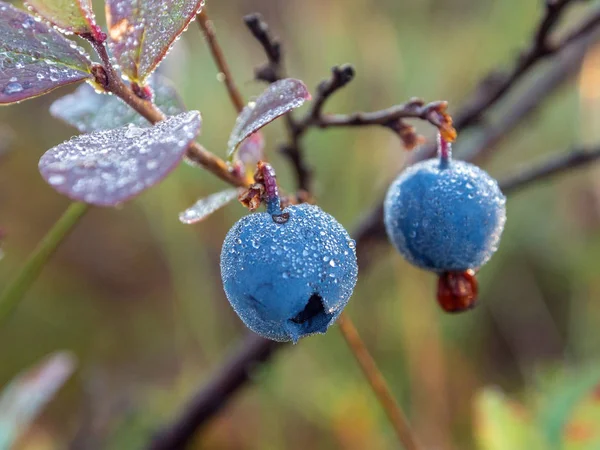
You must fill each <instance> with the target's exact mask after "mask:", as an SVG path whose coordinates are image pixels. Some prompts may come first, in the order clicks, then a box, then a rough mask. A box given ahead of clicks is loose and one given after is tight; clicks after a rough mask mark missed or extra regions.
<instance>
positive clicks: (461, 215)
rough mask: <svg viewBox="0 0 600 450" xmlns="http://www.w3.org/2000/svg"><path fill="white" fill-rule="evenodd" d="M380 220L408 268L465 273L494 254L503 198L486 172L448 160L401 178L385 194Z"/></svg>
mask: <svg viewBox="0 0 600 450" xmlns="http://www.w3.org/2000/svg"><path fill="white" fill-rule="evenodd" d="M384 216H385V227H386V230H387V233H388V236H389V238H390V240H391V241H392V242H393V244H394V246H395V247H396V248H397V249H398V251H399V252H400V253H401V254H402V255H403V256H404V257H405V258H406V259H407V260H408V261H409V262H410V263H412V264H414V265H415V266H418V267H421V268H423V269H427V270H431V271H434V272H438V273H442V272H463V271H466V270H468V269H478V268H479V267H481V266H482V265H484V264H485V263H486V262H487V261H488V260H489V259H490V258H491V256H492V254H493V253H494V252H495V251H496V250H497V248H498V244H499V241H500V236H501V234H502V230H503V228H504V223H505V221H506V198H505V197H504V195H503V194H502V192H501V191H500V188H499V187H498V183H497V182H496V180H494V179H493V178H492V177H490V176H489V175H488V174H487V173H486V172H485V171H484V170H482V169H480V168H479V167H477V166H474V165H472V164H469V163H467V162H464V161H452V160H451V159H450V157H449V155H448V154H446V155H445V156H442V157H441V158H434V159H430V160H427V161H423V162H421V163H418V164H415V165H413V166H411V167H409V168H408V169H406V170H405V171H404V172H403V173H401V174H400V175H399V176H398V178H396V180H395V181H394V182H393V183H392V185H391V186H390V188H389V190H388V193H387V196H386V200H385V204H384Z"/></svg>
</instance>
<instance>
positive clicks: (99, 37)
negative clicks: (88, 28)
mask: <svg viewBox="0 0 600 450" xmlns="http://www.w3.org/2000/svg"><path fill="white" fill-rule="evenodd" d="M92 37H93V38H94V40H95V41H96V42H99V43H100V44H102V43H103V42H104V41H106V37H107V36H106V33H105V32H104V31H102V28H100V27H99V26H98V25H96V24H94V25H92Z"/></svg>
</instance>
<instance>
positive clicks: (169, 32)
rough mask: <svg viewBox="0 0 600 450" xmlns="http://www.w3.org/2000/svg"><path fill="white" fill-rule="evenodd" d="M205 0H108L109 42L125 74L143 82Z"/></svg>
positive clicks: (133, 79)
mask: <svg viewBox="0 0 600 450" xmlns="http://www.w3.org/2000/svg"><path fill="white" fill-rule="evenodd" d="M203 5H204V0H171V1H164V0H144V1H140V0H106V21H107V23H108V36H109V45H110V48H111V50H112V53H113V55H114V57H115V58H116V59H117V62H118V63H119V66H120V67H121V70H122V71H123V73H124V74H125V75H126V76H127V77H128V78H129V79H131V80H132V81H135V82H138V83H140V84H143V83H144V81H145V79H146V77H147V76H148V75H150V73H152V71H153V70H154V69H156V66H158V64H159V63H160V62H161V61H162V59H163V58H164V57H165V56H166V54H167V53H168V52H169V50H170V48H171V46H172V45H173V43H174V42H175V40H176V39H177V38H178V37H179V35H180V34H181V33H183V31H185V29H186V28H187V26H188V25H189V23H190V22H191V21H192V19H194V17H195V16H196V14H197V13H199V12H200V10H201V9H202V6H203Z"/></svg>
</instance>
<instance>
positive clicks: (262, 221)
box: [221, 163, 358, 342]
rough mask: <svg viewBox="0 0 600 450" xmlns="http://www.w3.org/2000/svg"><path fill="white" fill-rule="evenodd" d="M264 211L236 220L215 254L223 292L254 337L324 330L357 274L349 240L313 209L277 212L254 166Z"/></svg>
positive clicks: (286, 337)
mask: <svg viewBox="0 0 600 450" xmlns="http://www.w3.org/2000/svg"><path fill="white" fill-rule="evenodd" d="M262 168H263V175H264V181H263V184H264V187H265V190H266V195H265V197H266V203H267V212H262V213H254V214H250V215H248V216H245V217H243V218H242V219H240V220H239V221H238V222H237V223H236V224H235V225H234V226H233V227H232V228H231V230H230V231H229V233H228V234H227V237H226V238H225V242H224V243H223V249H222V251H221V277H222V281H223V286H224V289H225V294H226V295H227V298H228V300H229V302H230V303H231V306H232V307H233V309H234V310H235V311H236V313H237V314H238V315H239V316H240V318H241V319H242V321H243V322H244V323H245V324H246V326H248V328H250V329H251V330H252V331H254V332H255V333H258V334H260V335H261V336H264V337H266V338H269V339H273V340H276V341H294V342H297V341H298V339H300V338H302V337H304V336H308V335H311V334H314V333H325V331H327V328H328V327H329V326H330V325H331V324H332V323H334V322H335V320H336V319H337V317H338V316H339V314H340V313H341V312H342V310H343V308H344V307H345V306H346V304H347V302H348V300H349V299H350V296H351V295H352V291H353V290H354V286H355V284H356V278H357V273H358V266H357V261H356V249H355V243H354V241H353V240H352V239H351V238H350V236H349V235H348V233H347V232H346V230H345V229H344V228H343V227H342V225H340V223H339V222H337V221H336V220H335V219H334V218H333V217H332V216H330V215H329V214H327V213H325V212H324V211H323V210H321V209H320V208H319V207H318V206H314V205H309V204H300V205H292V206H288V207H287V208H285V209H284V210H281V208H280V201H279V195H278V192H277V185H276V183H275V178H274V173H273V172H272V169H270V166H268V165H266V164H264V163H263V164H262Z"/></svg>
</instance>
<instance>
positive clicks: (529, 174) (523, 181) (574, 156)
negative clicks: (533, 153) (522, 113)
mask: <svg viewBox="0 0 600 450" xmlns="http://www.w3.org/2000/svg"><path fill="white" fill-rule="evenodd" d="M597 159H600V147H595V148H591V149H576V150H572V151H570V152H568V153H564V154H563V153H561V154H558V155H556V156H553V157H551V158H547V159H546V160H544V161H543V162H541V163H538V164H536V165H534V166H532V167H530V168H528V169H525V170H523V171H522V172H520V173H517V174H516V175H513V176H511V177H510V178H507V179H506V180H504V181H502V182H501V183H500V189H502V192H504V194H506V195H508V194H514V193H515V192H517V191H519V190H521V189H523V188H525V187H528V186H530V185H531V184H532V183H538V182H540V181H545V180H546V179H548V178H550V177H553V176H556V175H561V174H563V173H564V172H567V171H570V170H574V169H579V168H581V167H583V166H586V165H588V164H591V163H593V162H596V160H597Z"/></svg>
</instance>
